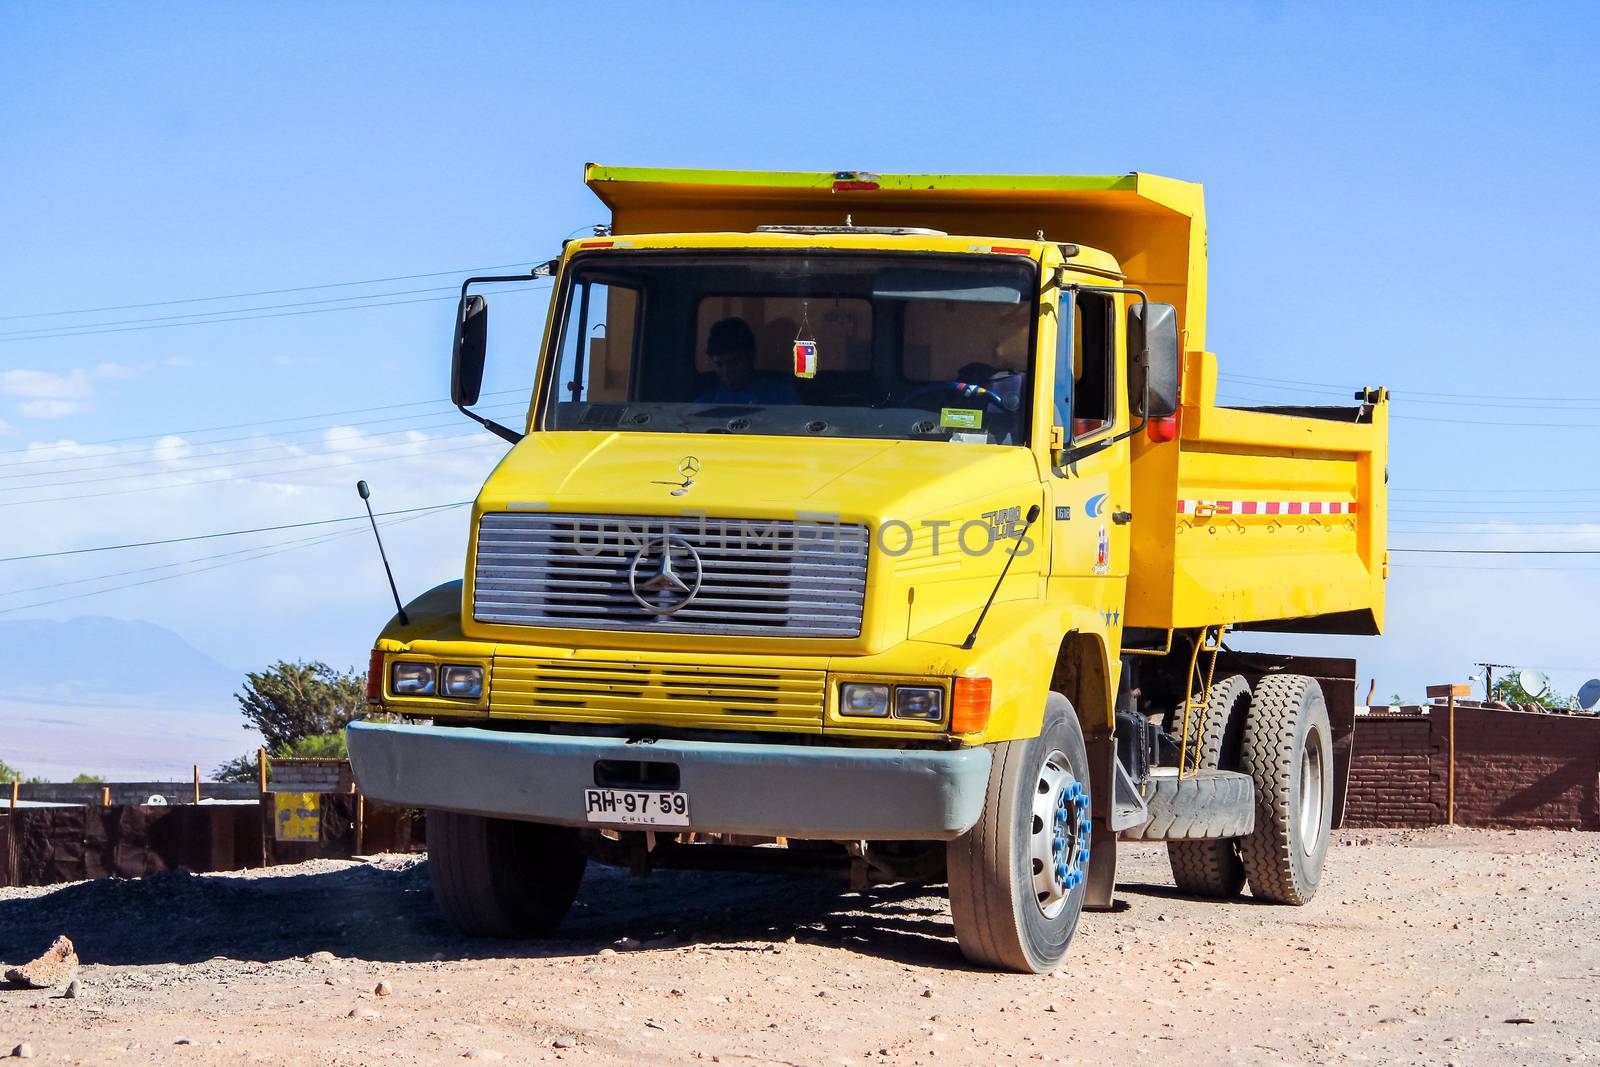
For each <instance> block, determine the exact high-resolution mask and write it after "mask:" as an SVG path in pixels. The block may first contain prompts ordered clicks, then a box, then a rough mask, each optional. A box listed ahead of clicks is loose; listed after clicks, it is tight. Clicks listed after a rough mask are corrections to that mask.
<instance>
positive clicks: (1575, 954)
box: [0, 828, 1600, 1065]
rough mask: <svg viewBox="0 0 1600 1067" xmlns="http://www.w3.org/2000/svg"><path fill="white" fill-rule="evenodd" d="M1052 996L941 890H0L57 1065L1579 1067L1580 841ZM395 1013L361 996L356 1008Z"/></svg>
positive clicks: (1590, 924)
mask: <svg viewBox="0 0 1600 1067" xmlns="http://www.w3.org/2000/svg"><path fill="white" fill-rule="evenodd" d="M1123 857H1124V858H1123V869H1122V872H1121V876H1122V878H1123V879H1124V880H1125V882H1126V885H1125V888H1123V889H1122V891H1121V893H1120V896H1121V897H1122V901H1123V903H1122V904H1121V905H1120V906H1119V910H1117V911H1115V912H1110V913H1098V914H1089V915H1086V916H1085V918H1084V921H1083V923H1082V925H1081V926H1080V927H1079V931H1078V936H1077V939H1076V941H1074V943H1073V946H1072V949H1071V952H1070V955H1069V957H1068V965H1067V966H1066V967H1065V968H1063V970H1061V971H1060V972H1058V973H1056V974H1054V975H1051V976H1049V977H1042V978H1034V977H1024V976H1020V975H1004V974H989V973H984V972H981V971H975V970H972V969H970V968H968V967H967V966H966V965H965V964H964V963H963V962H962V959H961V956H960V953H959V952H958V950H957V948H956V943H955V938H954V934H953V931H952V928H951V925H950V918H949V909H948V907H947V905H946V903H945V901H944V898H943V894H942V892H937V891H936V892H932V893H930V892H929V891H928V890H927V889H926V888H916V889H912V888H904V887H898V888H888V889H876V890H872V891H869V892H867V893H862V894H855V893H849V892H847V891H845V889H844V888H843V887H842V886H840V885H839V884H837V883H833V882H828V881H825V880H821V879H793V878H782V877H776V876H753V875H728V874H702V873H688V872H668V873H657V874H654V875H651V876H650V877H648V878H644V879H635V878H630V877H629V876H628V875H627V874H625V873H622V872H619V871H616V870H611V869H606V868H599V867H591V868H590V873H589V875H588V879H587V882H586V884H585V886H584V891H583V894H582V895H581V897H580V898H579V903H578V906H577V908H576V909H575V910H574V912H573V915H572V916H571V918H570V919H569V921H568V924H567V926H566V927H565V928H564V930H563V932H562V935H561V936H560V937H559V938H557V939H554V940H549V941H543V942H537V943H514V944H512V943H491V942H481V941H467V940H463V939H460V938H457V937H455V936H453V935H452V934H451V933H450V932H449V931H448V930H446V929H445V927H444V926H443V925H442V923H441V922H440V921H439V920H438V919H437V918H436V917H435V915H434V912H433V908H432V901H431V899H430V891H429V888H428V877H427V867H426V864H425V863H422V862H419V861H418V860H416V859H413V858H407V857H399V856H388V857H379V858H377V859H375V860H373V861H372V862H367V863H345V862H333V861H319V862H315V863H308V864H301V865H299V866H295V867H281V868H275V869H271V870H268V871H257V872H252V873H249V874H240V875H204V876H192V875H187V874H182V873H176V874H170V875H162V876H158V877H155V878H150V879H145V880H142V881H101V882H84V883H77V884H74V885H67V886H52V887H44V888H38V889H0V959H4V960H6V961H8V962H11V963H16V962H21V961H22V960H24V959H27V958H29V957H31V956H33V955H34V954H36V953H38V952H40V951H42V950H43V949H44V948H45V946H46V945H48V944H49V942H50V941H51V939H52V938H54V937H55V936H56V935H57V934H60V933H65V934H67V935H68V936H70V937H71V938H72V939H73V941H74V942H75V943H76V945H77V947H78V951H79V953H80V954H81V955H82V957H83V960H84V966H83V967H82V969H81V971H80V981H81V990H80V994H79V996H78V997H76V998H74V999H67V998H64V997H62V996H60V994H59V992H40V991H31V990H20V989H3V990H0V1046H3V1047H0V1056H3V1055H4V1054H5V1053H6V1052H7V1051H9V1050H10V1049H11V1048H12V1046H14V1045H16V1044H17V1043H20V1042H27V1043H28V1044H29V1045H30V1046H31V1048H32V1050H33V1052H34V1054H35V1057H36V1058H37V1059H38V1060H39V1061H41V1062H49V1063H58V1062H59V1063H96V1064H98V1063H108V1062H114V1063H121V1062H129V1063H134V1062H152V1061H153V1062H164V1063H165V1062H172V1063H184V1062H188V1063H319V1064H321V1063H327V1064H367V1063H441V1062H447V1061H454V1060H456V1059H459V1058H462V1057H465V1058H468V1059H484V1060H502V1061H506V1062H545V1061H554V1060H562V1061H567V1062H575V1063H591V1064H601V1063H692V1062H696V1061H701V1062H712V1063H718V1062H720V1063H725V1064H741V1065H742V1064H762V1063H786V1064H863V1065H865V1064H875V1063H880V1062H882V1063H902V1064H913V1063H983V1064H989V1063H999V1062H1011V1061H1023V1062H1026V1061H1040V1062H1045V1063H1074V1062H1083V1063H1091V1062H1092V1063H1104V1062H1108V1061H1111V1062H1115V1061H1123V1062H1132V1061H1133V1060H1135V1059H1138V1060H1142V1061H1147V1062H1148V1061H1153V1062H1156V1063H1169V1062H1174V1063H1175V1062H1180V1061H1188V1062H1191V1063H1192V1062H1195V1061H1201V1062H1205V1063H1217V1062H1240V1063H1321V1062H1327V1061H1330V1060H1341V1061H1350V1062H1368V1063H1394V1062H1400V1063H1447V1062H1455V1063H1463V1064H1502V1063H1503V1064H1527V1063H1562V1062H1568V1063H1582V1062H1586V1061H1589V1060H1590V1059H1592V1058H1594V1057H1597V1056H1600V1007H1597V1003H1596V1001H1597V998H1600V946H1597V943H1596V942H1597V936H1596V935H1597V934H1600V912H1597V905H1600V888H1597V887H1600V841H1597V840H1596V838H1595V837H1594V836H1593V835H1588V834H1579V833H1563V832H1530V831H1523V832H1520V833H1517V832H1500V831H1482V830H1479V831H1472V830H1447V829H1442V828H1441V829H1435V830H1429V831H1370V830H1369V831H1341V832H1339V833H1337V834H1336V841H1335V847H1334V849H1333V851H1332V852H1331V853H1330V855H1329V863H1328V872H1327V874H1326V876H1325V879H1324V883H1323V886H1322V890H1321V892H1320V893H1319V894H1318V896H1317V898H1316V899H1315V900H1314V901H1313V902H1312V903H1311V904H1310V905H1308V906H1307V907H1304V908H1286V907H1277V906H1271V905H1260V904H1256V903H1255V902H1253V901H1252V900H1250V899H1249V898H1248V897H1246V898H1244V899H1242V900H1239V901H1236V902H1233V903H1228V904H1217V903H1214V902H1208V901H1200V900H1193V899H1186V898H1184V897H1180V896H1178V895H1177V894H1176V891H1175V890H1174V889H1173V888H1172V882H1171V878H1170V876H1169V873H1168V870H1167V865H1166V853H1165V851H1164V849H1163V848H1161V847H1160V846H1148V845H1140V846H1132V845H1127V846H1124V850H1123ZM380 981H381V982H385V983H387V986H388V987H389V988H390V989H392V992H389V993H388V994H387V995H382V996H380V995H378V994H376V993H375V992H374V990H375V988H376V987H377V985H378V983H379V982H380Z"/></svg>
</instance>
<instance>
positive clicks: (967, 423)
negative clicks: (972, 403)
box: [939, 408, 983, 430]
mask: <svg viewBox="0 0 1600 1067" xmlns="http://www.w3.org/2000/svg"><path fill="white" fill-rule="evenodd" d="M939 425H940V426H943V427H944V428H946V429H951V430H981V429H983V409H982V408H941V409H940V410H939Z"/></svg>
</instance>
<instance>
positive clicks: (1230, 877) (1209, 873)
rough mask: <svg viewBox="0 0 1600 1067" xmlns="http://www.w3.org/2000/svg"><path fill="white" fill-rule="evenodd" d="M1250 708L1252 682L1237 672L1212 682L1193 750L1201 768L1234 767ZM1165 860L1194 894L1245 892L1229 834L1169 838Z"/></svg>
mask: <svg viewBox="0 0 1600 1067" xmlns="http://www.w3.org/2000/svg"><path fill="white" fill-rule="evenodd" d="M1249 710H1250V683H1248V682H1246V681H1245V680H1244V678H1243V677H1242V676H1241V675H1237V674H1235V675H1233V676H1232V677H1230V678H1224V679H1223V680H1222V681H1220V682H1214V683H1212V686H1211V688H1210V690H1208V691H1207V693H1206V702H1205V727H1204V729H1203V730H1202V731H1201V734H1200V743H1199V745H1198V746H1196V749H1195V752H1194V755H1195V756H1196V757H1198V758H1197V762H1196V766H1198V767H1200V768H1202V769H1204V770H1226V771H1236V770H1238V769H1239V751H1240V749H1241V748H1242V747H1243V744H1244V724H1245V718H1246V716H1247V714H1248V712H1249ZM1167 861H1168V862H1169V863H1171V864H1172V880H1173V882H1174V883H1175V884H1176V885H1177V887H1178V890H1179V891H1180V892H1183V893H1188V894H1189V895H1191V896H1197V897H1215V898H1217V899H1219V900H1230V899H1232V898H1233V897H1236V896H1238V895H1239V894H1240V893H1242V892H1244V883H1245V877H1244V861H1242V860H1241V859H1240V858H1239V845H1238V842H1237V841H1235V840H1234V839H1233V838H1222V839H1216V840H1211V841H1171V842H1169V843H1168V845H1167Z"/></svg>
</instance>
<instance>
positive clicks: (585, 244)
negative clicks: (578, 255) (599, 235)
mask: <svg viewBox="0 0 1600 1067" xmlns="http://www.w3.org/2000/svg"><path fill="white" fill-rule="evenodd" d="M616 243H617V242H615V241H579V242H578V247H579V248H610V247H611V246H612V245H614V244H616Z"/></svg>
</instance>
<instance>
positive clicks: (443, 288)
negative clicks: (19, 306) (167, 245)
mask: <svg viewBox="0 0 1600 1067" xmlns="http://www.w3.org/2000/svg"><path fill="white" fill-rule="evenodd" d="M460 288H461V287H460V286H457V285H436V286H431V287H429V288H426V289H399V290H396V291H394V292H389V293H358V294H357V295H355V296H330V297H328V298H327V299H325V300H296V301H294V302H292V303H288V304H261V305H258V306H257V307H244V308H226V309H224V310H222V311H190V312H184V313H181V314H177V315H148V316H145V317H143V318H137V319H108V320H106V321H104V322H84V323H78V324H75V325H71V326H39V327H34V328H32V329H26V330H7V331H5V332H3V333H0V340H6V339H10V338H24V339H26V338H28V337H35V336H44V337H51V336H57V335H60V336H65V337H70V336H72V335H73V333H72V331H77V330H90V329H94V328H96V327H99V326H130V325H138V324H141V323H146V322H175V321H177V320H178V319H210V318H213V317H215V316H218V315H243V314H244V313H246V312H249V311H278V310H281V309H283V308H304V307H318V306H320V305H323V304H347V303H350V302H351V301H354V300H381V299H383V298H385V297H390V296H416V295H418V294H419V293H453V292H459V291H460Z"/></svg>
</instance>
